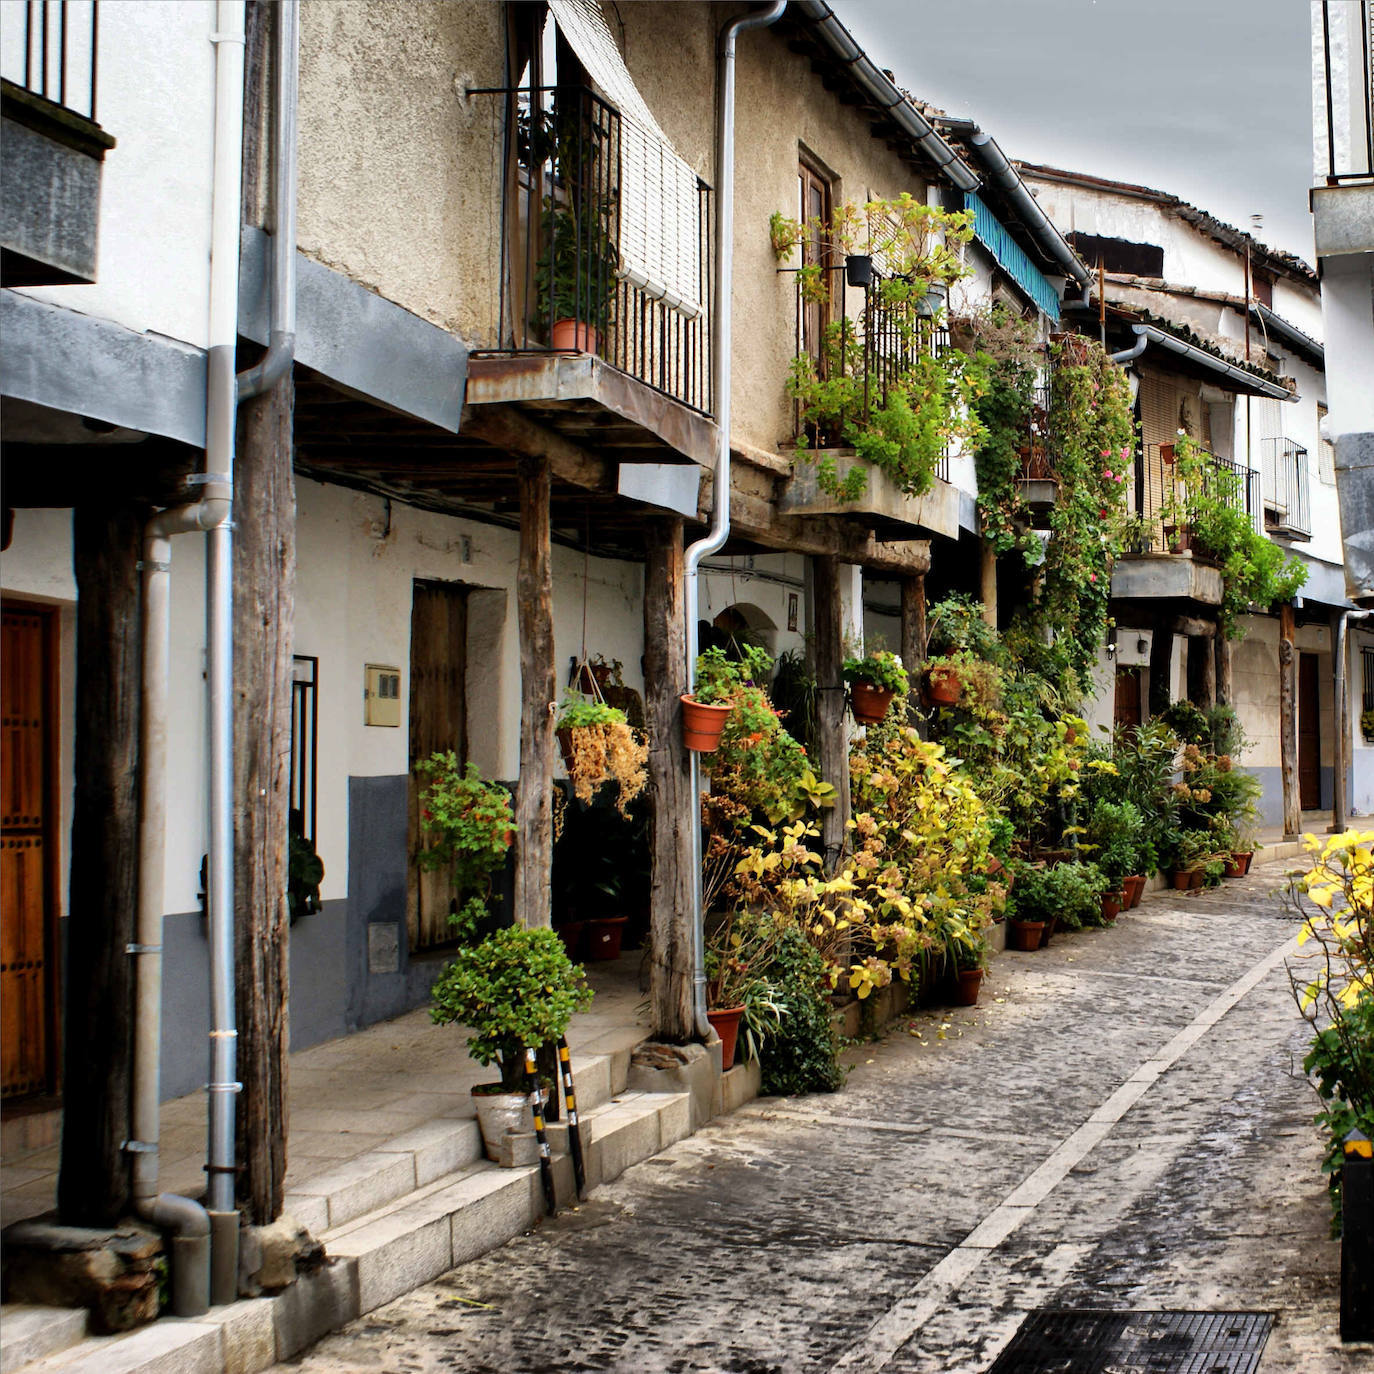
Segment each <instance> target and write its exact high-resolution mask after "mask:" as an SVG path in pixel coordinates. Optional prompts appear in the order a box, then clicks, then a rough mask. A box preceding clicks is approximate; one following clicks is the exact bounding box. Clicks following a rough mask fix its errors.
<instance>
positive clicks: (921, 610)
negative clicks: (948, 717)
mask: <svg viewBox="0 0 1374 1374" xmlns="http://www.w3.org/2000/svg"><path fill="white" fill-rule="evenodd" d="M901 587H902V667H903V668H905V669H906V671H907V674H908V676H909V677H910V678H911V686H912V690H913V691H914V690H915V689H916V679H917V678H918V677H920V675H921V669H922V667H923V666H924V665H925V661H926V578H925V574H924V573H917V574H916V575H915V576H914V577H904V578H902V580H901Z"/></svg>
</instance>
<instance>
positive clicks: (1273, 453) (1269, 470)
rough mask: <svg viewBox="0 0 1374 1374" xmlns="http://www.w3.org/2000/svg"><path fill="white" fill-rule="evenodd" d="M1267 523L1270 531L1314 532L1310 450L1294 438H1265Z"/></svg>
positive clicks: (1297, 535) (1306, 534)
mask: <svg viewBox="0 0 1374 1374" xmlns="http://www.w3.org/2000/svg"><path fill="white" fill-rule="evenodd" d="M1262 448H1263V451H1264V452H1263V456H1264V527H1265V529H1266V530H1267V531H1268V532H1269V533H1270V534H1287V535H1292V536H1294V537H1295V538H1300V539H1306V538H1308V537H1309V536H1310V535H1311V533H1312V515H1311V506H1310V500H1309V495H1308V487H1307V483H1308V474H1307V450H1306V449H1305V448H1304V447H1303V446H1302V445H1301V444H1297V443H1294V442H1293V440H1292V439H1265V440H1264V441H1263V443H1262Z"/></svg>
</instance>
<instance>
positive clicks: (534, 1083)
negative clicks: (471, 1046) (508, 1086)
mask: <svg viewBox="0 0 1374 1374" xmlns="http://www.w3.org/2000/svg"><path fill="white" fill-rule="evenodd" d="M525 1087H526V1090H527V1091H528V1092H529V1095H530V1110H531V1111H532V1112H533V1113H534V1138H535V1139H536V1140H537V1141H538V1142H539V1181H540V1183H542V1184H543V1185H544V1210H545V1211H546V1212H547V1213H548V1214H549V1216H553V1214H554V1213H555V1212H556V1211H557V1210H558V1199H557V1197H556V1196H555V1195H554V1190H553V1160H552V1158H551V1157H550V1155H549V1138H548V1136H547V1135H545V1134H544V1104H543V1102H541V1101H540V1099H539V1075H538V1074H537V1073H536V1071H535V1051H534V1050H532V1049H527V1050H526V1051H525Z"/></svg>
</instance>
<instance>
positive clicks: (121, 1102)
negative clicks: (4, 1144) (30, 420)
mask: <svg viewBox="0 0 1374 1374" xmlns="http://www.w3.org/2000/svg"><path fill="white" fill-rule="evenodd" d="M148 514H149V512H148V510H146V509H145V508H143V507H141V506H135V505H131V504H111V503H104V502H92V503H91V504H90V505H86V506H78V507H77V508H76V510H75V512H74V515H73V520H72V534H73V554H74V556H73V565H74V570H75V573H76V593H77V603H76V738H75V741H74V751H75V757H76V759H77V761H78V762H77V769H76V787H75V794H74V798H73V808H72V851H71V886H70V892H69V897H68V914H67V976H66V986H67V995H66V997H65V999H64V1009H65V1014H64V1027H63V1036H62V1044H63V1047H64V1050H63V1068H62V1097H63V1121H62V1162H61V1172H60V1173H59V1175H58V1185H57V1200H58V1207H59V1210H60V1212H61V1216H62V1220H63V1221H64V1222H66V1223H68V1224H69V1225H75V1226H109V1225H112V1224H113V1223H114V1222H116V1221H117V1220H118V1219H119V1218H120V1216H121V1215H122V1214H123V1213H124V1212H125V1211H126V1209H127V1205H128V1201H129V1157H128V1156H127V1155H126V1154H125V1153H124V1148H123V1145H124V1141H126V1140H127V1139H128V1138H129V1091H130V1083H131V1076H132V1072H133V1039H132V1031H133V987H134V977H133V958H132V956H130V955H129V953H128V952H127V950H126V948H125V947H126V946H127V945H128V944H130V943H131V942H132V941H133V939H134V915H135V906H136V903H137V899H138V767H137V762H138V719H139V685H140V677H139V674H140V661H141V660H140V606H139V578H138V559H139V553H140V544H141V539H142V533H143V524H144V521H145V520H146V518H147V516H148Z"/></svg>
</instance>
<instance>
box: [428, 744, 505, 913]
mask: <svg viewBox="0 0 1374 1374" xmlns="http://www.w3.org/2000/svg"><path fill="white" fill-rule="evenodd" d="M415 771H416V773H417V774H418V775H419V776H420V777H422V778H428V779H429V782H428V783H427V784H426V785H425V786H424V787H423V788H422V790H421V792H420V838H421V847H420V850H419V852H418V853H417V855H416V861H417V862H418V863H419V865H420V867H421V868H425V869H430V870H438V869H448V870H449V871H450V873H451V875H452V878H453V886H454V889H455V891H454V902H453V910H452V912H451V913H450V915H449V922H450V924H451V925H453V926H455V927H457V928H458V931H459V933H462V934H471V933H472V932H473V931H474V930H475V929H476V926H477V922H478V921H480V920H481V919H482V918H483V917H484V916H486V915H487V914H488V912H487V899H488V897H490V895H491V878H492V874H493V873H495V872H496V871H497V870H498V869H500V868H502V867H503V866H504V865H505V862H506V854H507V852H508V851H509V849H510V847H511V843H512V842H513V841H514V839H515V816H514V813H513V812H512V810H511V801H510V793H509V792H508V791H506V789H505V788H504V787H502V786H501V785H500V783H495V782H488V781H487V780H486V779H485V778H483V777H482V774H481V771H480V770H479V769H478V767H477V765H476V764H475V763H469V764H468V765H467V766H466V768H464V767H463V766H462V765H460V764H459V762H458V756H457V754H455V753H454V752H453V751H452V750H451V749H450V750H447V751H441V752H439V753H436V754H431V755H430V756H429V758H427V759H421V760H420V761H419V762H418V763H417V764H416V765H415Z"/></svg>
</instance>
